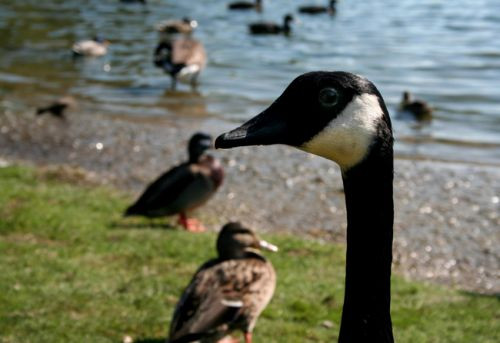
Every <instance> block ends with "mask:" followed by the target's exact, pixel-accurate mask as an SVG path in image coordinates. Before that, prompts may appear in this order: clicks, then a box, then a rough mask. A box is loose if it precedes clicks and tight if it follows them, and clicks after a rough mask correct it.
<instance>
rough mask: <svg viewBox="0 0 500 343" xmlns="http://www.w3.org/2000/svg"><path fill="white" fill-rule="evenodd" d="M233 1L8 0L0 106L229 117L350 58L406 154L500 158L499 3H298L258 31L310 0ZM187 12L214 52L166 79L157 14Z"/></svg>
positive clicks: (2, 0) (1, 23) (0, 38)
mask: <svg viewBox="0 0 500 343" xmlns="http://www.w3.org/2000/svg"><path fill="white" fill-rule="evenodd" d="M311 1H313V2H314V0H311ZM228 2H229V0H227V1H226V0H224V1H222V0H198V1H195V0H186V1H167V0H163V1H162V0H149V3H148V5H146V6H143V5H140V4H122V3H120V2H119V1H118V0H86V1H81V0H44V1H35V0H19V1H11V0H0V52H1V54H0V100H1V103H0V106H1V108H3V110H12V111H14V110H22V109H29V108H31V107H33V106H36V105H40V104H44V103H46V102H47V101H50V100H51V99H54V98H55V97H59V96H61V95H64V94H67V93H69V94H72V95H74V96H75V97H76V98H77V99H78V100H79V103H80V108H81V109H82V110H83V111H85V112H89V113H92V112H99V113H105V114H108V113H109V114H110V115H114V116H116V115H119V116H125V117H128V116H131V117H136V118H135V119H137V117H139V118H140V117H144V118H149V117H168V118H170V119H173V120H179V121H183V120H191V121H192V120H202V121H213V122H215V123H220V124H221V125H222V126H224V125H226V126H227V125H228V123H230V124H231V125H236V124H237V123H240V122H242V121H244V120H246V119H248V118H250V117H252V116H253V115H255V114H257V113H258V112H260V111H261V110H262V109H264V108H265V107H266V106H267V105H268V104H269V103H270V102H272V101H273V100H274V99H275V98H276V97H277V96H278V95H279V94H281V92H282V90H283V89H284V88H285V86H286V85H287V84H288V83H289V82H290V81H291V80H292V79H293V78H295V77H296V76H298V75H299V74H301V73H304V72H307V71H311V70H345V71H351V72H354V73H358V74H361V75H364V76H366V77H367V78H368V79H370V80H371V81H373V82H374V83H375V84H376V85H377V87H378V88H379V90H380V91H381V93H382V94H383V95H384V98H385V101H386V103H387V105H388V107H389V111H390V112H391V114H392V117H393V121H394V127H395V134H396V138H397V143H396V150H397V154H398V155H399V156H402V157H408V158H433V159H439V160H453V161H455V160H458V161H467V162H474V163H487V164H500V38H499V37H500V1H498V0H454V1H444V0H442V1H439V0H399V1H396V0H385V1H364V0H340V1H339V3H338V6H337V8H338V11H337V14H336V15H335V16H333V17H330V16H327V15H320V16H305V15H298V14H295V17H296V19H299V21H300V22H298V23H297V22H296V23H294V27H293V34H292V35H291V36H290V37H283V36H277V37H252V36H250V35H249V34H248V29H247V23H249V22H251V21H254V20H259V19H266V20H275V21H279V22H281V20H282V19H281V18H282V16H283V14H285V13H288V12H290V13H294V12H295V13H296V8H297V7H298V6H299V5H300V4H305V3H308V2H310V1H291V0H272V1H266V0H264V11H263V12H262V13H261V14H259V13H254V12H241V13H237V12H230V11H228V10H227V8H226V5H227V3H228ZM323 2H324V3H326V1H316V3H323ZM183 16H190V17H192V18H194V19H196V20H198V22H199V27H198V30H197V31H196V34H195V36H196V37H197V38H199V39H200V40H202V41H203V43H204V44H205V47H206V50H207V53H208V56H209V63H208V65H207V68H206V70H205V71H204V73H203V74H202V77H201V78H200V82H201V84H200V87H199V89H198V92H196V93H193V92H191V91H190V89H189V87H187V86H181V87H179V88H178V91H176V92H171V91H169V87H170V79H169V77H167V76H166V75H164V74H163V73H162V72H161V71H160V70H159V69H156V68H155V67H154V66H153V63H152V52H153V49H154V47H155V45H156V42H157V34H156V32H155V31H154V24H155V23H156V22H158V21H160V20H164V19H169V18H181V17H183ZM97 33H98V34H100V35H102V36H103V37H105V38H107V39H109V40H110V41H111V42H112V45H111V46H110V49H109V53H108V55H107V56H105V57H103V58H97V59H83V60H80V61H76V62H75V61H73V60H72V58H71V54H70V48H71V45H72V43H73V42H74V41H77V40H79V39H85V38H90V37H93V36H94V35H95V34H97ZM403 90H409V91H411V92H413V93H414V94H415V95H416V97H418V98H421V99H425V100H426V101H428V102H429V103H430V104H431V105H432V106H433V107H434V108H435V113H434V118H433V120H432V121H431V122H430V123H426V124H417V123H415V122H413V121H411V120H402V119H398V118H397V117H396V109H397V106H398V103H399V101H400V97H401V93H402V91H403ZM0 115H1V114H0Z"/></svg>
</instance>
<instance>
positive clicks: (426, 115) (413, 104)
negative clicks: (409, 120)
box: [399, 91, 432, 120]
mask: <svg viewBox="0 0 500 343" xmlns="http://www.w3.org/2000/svg"><path fill="white" fill-rule="evenodd" d="M399 110H400V111H402V112H407V113H411V114H412V115H413V116H414V117H415V118H416V119H417V120H429V119H431V117H432V108H431V107H430V106H429V105H428V104H427V103H426V102H425V101H422V100H413V99H412V96H411V94H410V92H408V91H406V92H404V93H403V99H402V100H401V104H400V105H399Z"/></svg>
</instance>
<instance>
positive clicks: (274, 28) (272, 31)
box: [248, 14, 293, 35]
mask: <svg viewBox="0 0 500 343" xmlns="http://www.w3.org/2000/svg"><path fill="white" fill-rule="evenodd" d="M292 21H293V16H292V15H291V14H287V15H285V16H284V17H283V25H279V24H276V23H273V22H267V21H260V22H256V23H252V24H249V25H248V28H249V29H250V33H251V34H254V35H277V34H281V33H282V34H285V35H289V34H290V33H291V32H292V27H291V25H290V23H291V22H292Z"/></svg>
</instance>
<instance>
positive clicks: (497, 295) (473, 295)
mask: <svg viewBox="0 0 500 343" xmlns="http://www.w3.org/2000/svg"><path fill="white" fill-rule="evenodd" d="M459 292H460V293H462V294H463V295H466V296H468V297H471V298H490V299H496V300H497V301H500V293H493V294H485V293H476V292H471V291H459Z"/></svg>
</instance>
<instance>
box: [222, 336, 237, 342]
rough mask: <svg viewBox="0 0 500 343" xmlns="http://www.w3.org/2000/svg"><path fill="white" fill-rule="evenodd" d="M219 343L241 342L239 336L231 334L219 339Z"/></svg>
mask: <svg viewBox="0 0 500 343" xmlns="http://www.w3.org/2000/svg"><path fill="white" fill-rule="evenodd" d="M217 343H240V340H239V339H238V338H233V337H231V336H226V337H224V338H223V339H221V340H219V341H217Z"/></svg>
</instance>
